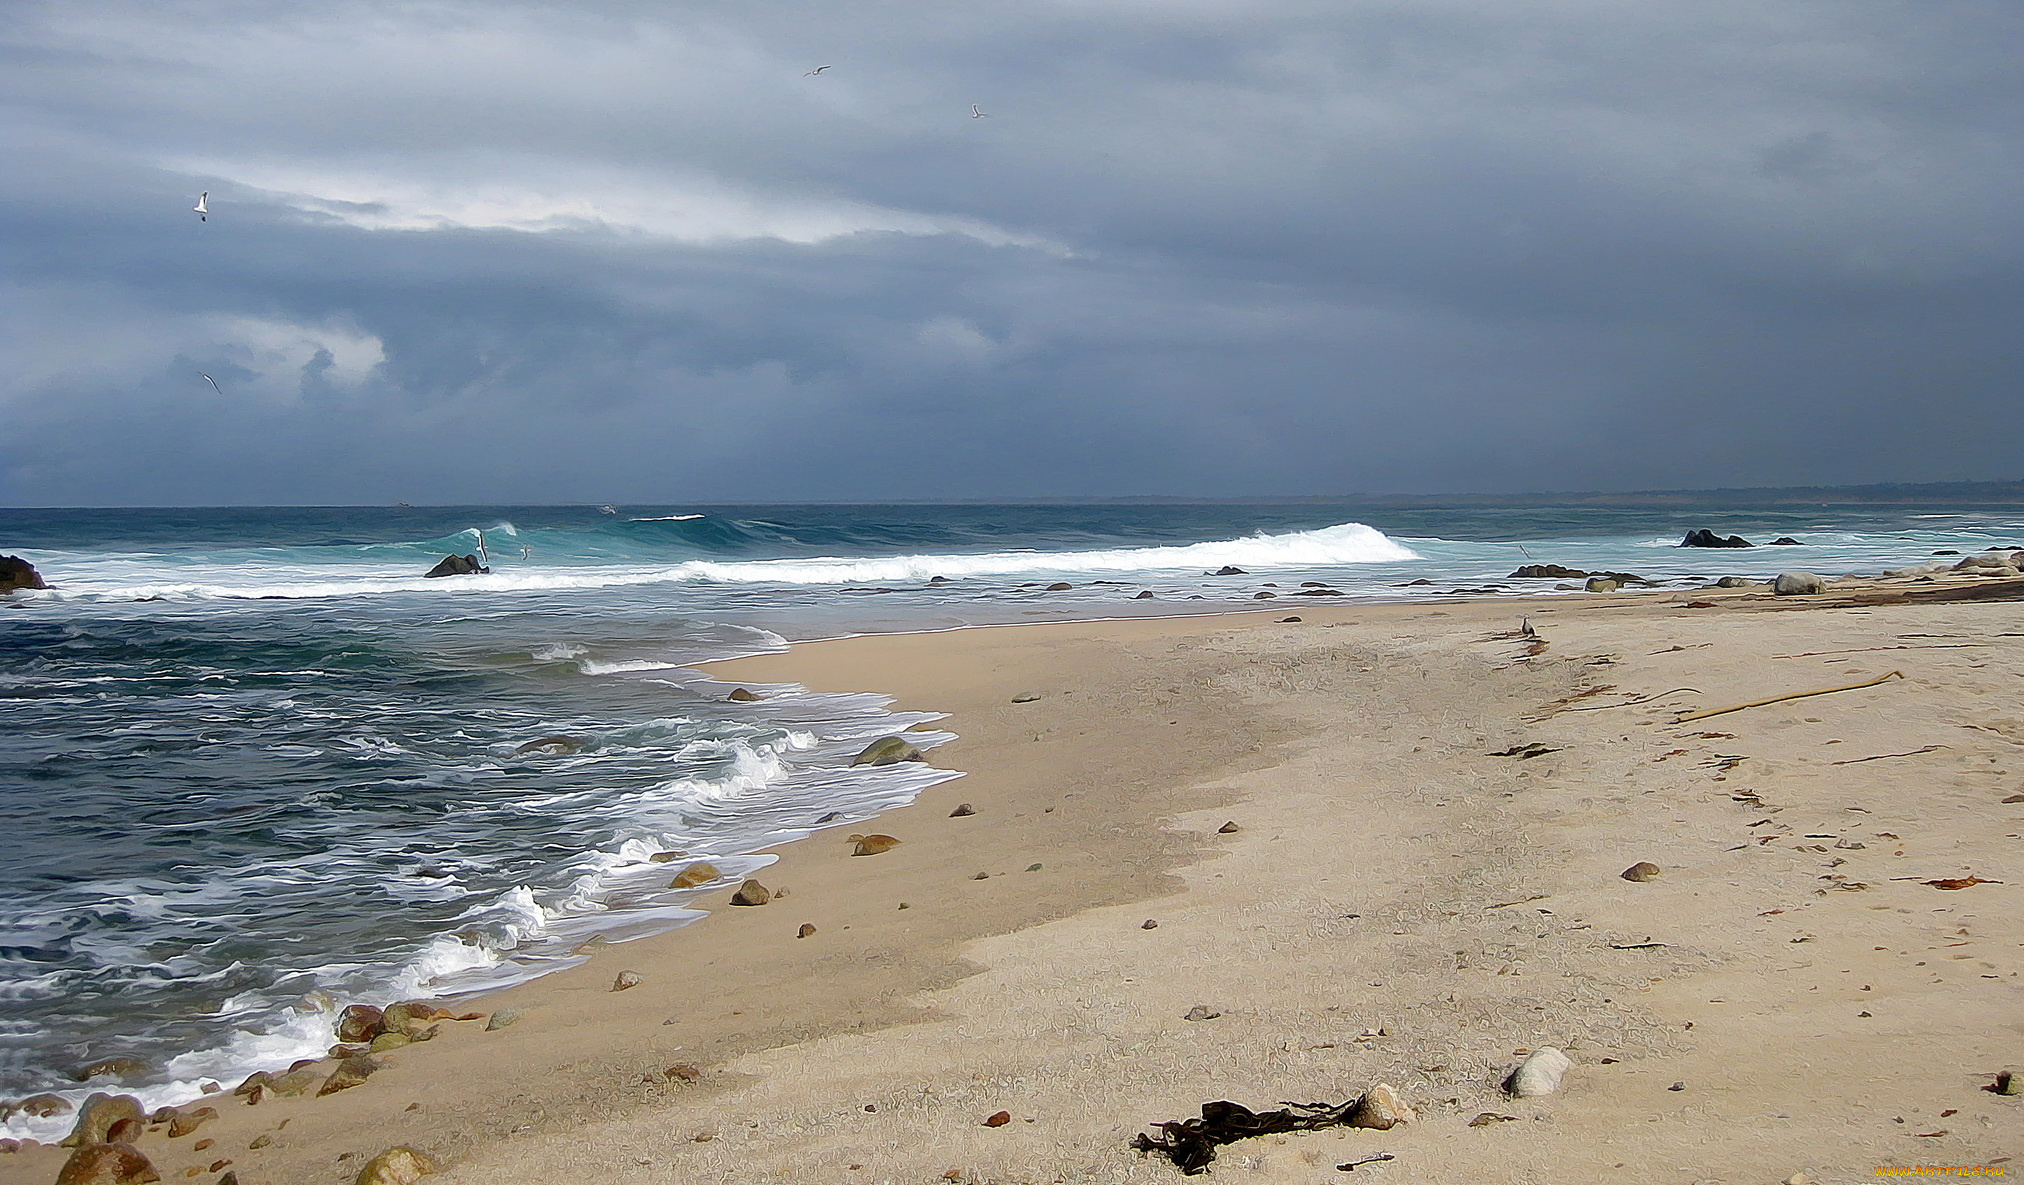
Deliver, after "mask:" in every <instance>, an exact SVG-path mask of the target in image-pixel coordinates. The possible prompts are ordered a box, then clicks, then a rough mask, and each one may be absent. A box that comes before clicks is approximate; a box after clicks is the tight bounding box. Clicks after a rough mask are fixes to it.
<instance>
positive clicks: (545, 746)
mask: <svg viewBox="0 0 2024 1185" xmlns="http://www.w3.org/2000/svg"><path fill="white" fill-rule="evenodd" d="M582 748H583V738H582V737H571V736H561V735H557V736H552V737H536V738H535V739H533V740H531V741H528V742H527V743H526V744H524V745H522V746H520V747H519V748H517V749H515V750H513V755H514V756H515V757H519V756H521V755H522V754H526V753H575V752H578V751H580V750H581V749H582Z"/></svg>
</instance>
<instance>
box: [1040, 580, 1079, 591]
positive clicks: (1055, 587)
mask: <svg viewBox="0 0 2024 1185" xmlns="http://www.w3.org/2000/svg"><path fill="white" fill-rule="evenodd" d="M1074 587H1075V586H1074V585H1072V584H1070V583H1068V582H1067V581H1066V580H1057V581H1055V582H1054V583H1053V584H1050V585H1048V586H1047V591H1048V592H1067V591H1068V590H1069V589H1071V588H1074Z"/></svg>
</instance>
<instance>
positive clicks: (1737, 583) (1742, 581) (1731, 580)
mask: <svg viewBox="0 0 2024 1185" xmlns="http://www.w3.org/2000/svg"><path fill="white" fill-rule="evenodd" d="M1756 583H1757V582H1756V581H1754V580H1751V579H1750V578H1749V577H1747V576H1724V577H1722V578H1721V579H1720V580H1717V581H1716V582H1715V587H1716V588H1749V587H1750V586H1751V585H1753V584H1756Z"/></svg>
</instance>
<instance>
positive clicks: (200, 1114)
mask: <svg viewBox="0 0 2024 1185" xmlns="http://www.w3.org/2000/svg"><path fill="white" fill-rule="evenodd" d="M217 1117H218V1109H217V1108H216V1107H196V1108H193V1109H191V1110H188V1111H184V1110H182V1109H180V1108H178V1109H177V1110H176V1111H175V1112H174V1113H173V1114H171V1115H170V1116H169V1138H170V1139H172V1140H173V1139H175V1138H177V1137H178V1136H187V1135H189V1134H190V1133H191V1132H193V1131H196V1130H197V1129H198V1128H200V1127H202V1126H204V1125H205V1124H207V1123H209V1122H211V1121H212V1120H213V1119H216V1118H217Z"/></svg>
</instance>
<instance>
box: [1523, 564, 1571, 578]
mask: <svg viewBox="0 0 2024 1185" xmlns="http://www.w3.org/2000/svg"><path fill="white" fill-rule="evenodd" d="M1586 575H1588V573H1587V572H1584V571H1582V570H1581V569H1580V568H1566V567H1562V566H1561V565H1559V564H1526V565H1524V566H1522V567H1520V568H1519V569H1518V570H1517V571H1516V572H1513V573H1511V575H1510V576H1508V577H1506V579H1509V580H1579V579H1581V578H1582V577H1584V576H1586Z"/></svg>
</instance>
